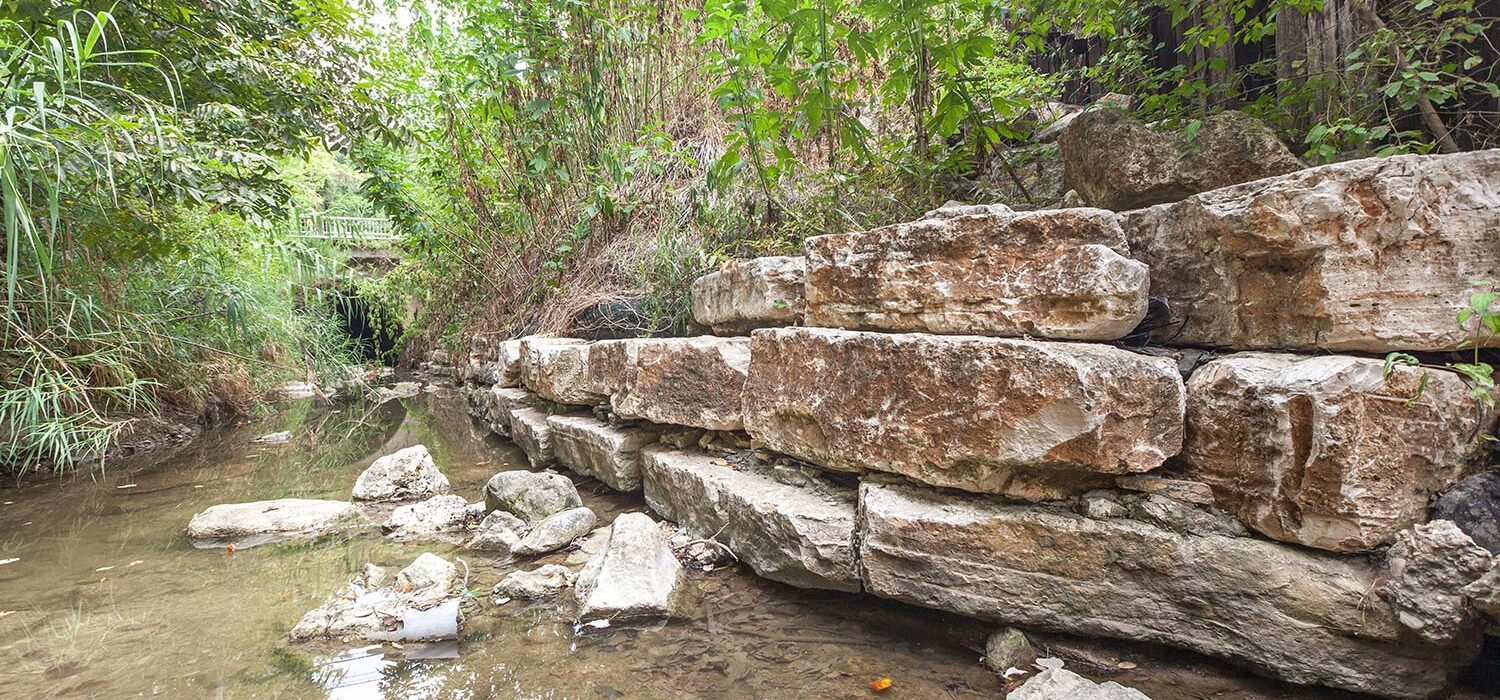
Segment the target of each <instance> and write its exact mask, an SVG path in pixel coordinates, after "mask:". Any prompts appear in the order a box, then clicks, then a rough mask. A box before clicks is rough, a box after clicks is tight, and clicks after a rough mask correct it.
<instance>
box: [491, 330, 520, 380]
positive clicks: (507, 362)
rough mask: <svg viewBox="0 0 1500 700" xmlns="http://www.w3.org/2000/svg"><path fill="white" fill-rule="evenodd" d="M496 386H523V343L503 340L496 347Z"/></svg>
mask: <svg viewBox="0 0 1500 700" xmlns="http://www.w3.org/2000/svg"><path fill="white" fill-rule="evenodd" d="M495 386H499V387H517V386H521V341H520V340H519V339H517V340H503V341H501V342H500V343H499V344H498V345H497V346H496V347H495Z"/></svg>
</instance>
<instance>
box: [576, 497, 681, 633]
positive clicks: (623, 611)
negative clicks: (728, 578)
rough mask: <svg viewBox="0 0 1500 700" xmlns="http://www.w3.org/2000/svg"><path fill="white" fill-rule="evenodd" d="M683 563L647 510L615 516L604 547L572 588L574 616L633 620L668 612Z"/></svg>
mask: <svg viewBox="0 0 1500 700" xmlns="http://www.w3.org/2000/svg"><path fill="white" fill-rule="evenodd" d="M683 578H684V577H683V573H682V565H681V564H679V563H677V557H675V556H673V554H672V548H671V547H668V546H667V543H666V541H665V540H663V539H662V532H661V528H659V527H658V526H657V524H656V522H655V521H653V520H652V519H651V516H649V515H646V514H645V513H624V514H622V515H620V516H619V517H617V518H615V522H614V524H613V525H611V526H610V529H609V540H608V542H606V543H605V545H604V549H602V550H600V551H599V552H598V553H597V554H594V555H593V556H592V557H591V558H589V563H588V564H587V565H586V566H584V567H583V571H582V572H581V573H579V575H578V584H577V586H576V587H575V588H574V593H575V597H576V598H577V600H578V604H579V609H578V619H579V620H580V621H591V620H596V619H601V618H602V619H609V620H632V619H640V618H659V617H665V616H667V615H669V614H670V613H671V612H672V608H673V606H674V604H675V603H676V601H677V597H678V589H679V588H680V587H681V585H682V581H683Z"/></svg>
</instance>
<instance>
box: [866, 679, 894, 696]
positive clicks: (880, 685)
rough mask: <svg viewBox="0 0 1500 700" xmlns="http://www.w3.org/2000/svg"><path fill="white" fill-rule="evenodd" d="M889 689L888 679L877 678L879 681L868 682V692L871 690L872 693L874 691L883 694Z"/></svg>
mask: <svg viewBox="0 0 1500 700" xmlns="http://www.w3.org/2000/svg"><path fill="white" fill-rule="evenodd" d="M890 687H891V679H889V678H879V679H876V680H873V681H870V690H873V691H875V692H877V693H883V692H885V691H886V689H887V688H890Z"/></svg>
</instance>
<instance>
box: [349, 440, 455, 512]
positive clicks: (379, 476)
mask: <svg viewBox="0 0 1500 700" xmlns="http://www.w3.org/2000/svg"><path fill="white" fill-rule="evenodd" d="M445 493H448V477H445V476H443V473H442V472H440V471H438V468H437V464H436V463H434V462H433V461H432V454H431V453H429V452H428V451H427V448H426V447H425V446H423V445H412V446H411V447H407V448H403V449H400V450H396V451H395V452H392V453H390V454H388V455H386V456H384V457H381V458H380V459H377V460H375V461H374V462H372V463H371V464H370V466H369V467H368V468H366V469H365V470H364V471H363V472H361V473H360V475H359V477H358V478H356V479H355V480H354V500H356V501H411V500H416V499H419V498H428V497H431V496H439V495H442V494H445Z"/></svg>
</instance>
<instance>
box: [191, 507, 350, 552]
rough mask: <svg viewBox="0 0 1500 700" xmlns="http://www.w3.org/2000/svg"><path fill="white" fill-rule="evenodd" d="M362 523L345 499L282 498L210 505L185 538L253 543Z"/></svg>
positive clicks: (212, 542)
mask: <svg viewBox="0 0 1500 700" xmlns="http://www.w3.org/2000/svg"><path fill="white" fill-rule="evenodd" d="M362 522H363V517H362V516H361V515H360V511H359V508H357V507H355V505H354V504H353V503H350V502H348V501H326V500H315V499H307V498H282V499H278V500H274V501H255V502H252V503H225V504H220V505H216V506H210V507H209V508H208V509H207V510H204V511H203V512H201V513H198V514H197V515H194V516H193V519H192V520H191V521H190V522H189V523H188V528H187V534H188V538H189V539H191V540H193V541H194V542H195V543H203V544H205V545H207V546H213V545H222V544H234V545H235V546H236V547H249V546H254V545H256V544H265V543H268V542H274V541H280V540H287V539H293V538H297V537H316V536H318V535H323V534H326V533H329V532H333V531H336V530H340V529H343V528H346V527H351V526H355V525H359V524H361V523H362Z"/></svg>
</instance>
